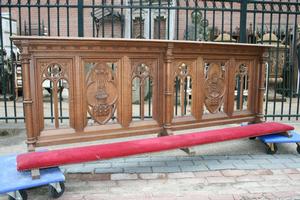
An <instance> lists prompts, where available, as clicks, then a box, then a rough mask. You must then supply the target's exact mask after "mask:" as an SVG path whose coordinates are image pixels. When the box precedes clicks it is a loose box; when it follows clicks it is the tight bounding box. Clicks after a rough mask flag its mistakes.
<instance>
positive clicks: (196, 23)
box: [193, 0, 201, 40]
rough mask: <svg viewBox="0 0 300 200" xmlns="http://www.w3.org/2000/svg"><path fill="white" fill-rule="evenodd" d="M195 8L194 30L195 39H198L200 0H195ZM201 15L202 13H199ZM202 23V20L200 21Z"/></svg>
mask: <svg viewBox="0 0 300 200" xmlns="http://www.w3.org/2000/svg"><path fill="white" fill-rule="evenodd" d="M195 8H196V9H195V10H194V11H193V12H194V16H195V17H194V20H195V22H194V23H195V30H194V38H195V40H197V25H198V12H199V10H198V1H197V0H196V1H195ZM199 15H200V13H199ZM200 23H201V22H200Z"/></svg>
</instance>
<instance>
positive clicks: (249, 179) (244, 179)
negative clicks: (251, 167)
mask: <svg viewBox="0 0 300 200" xmlns="http://www.w3.org/2000/svg"><path fill="white" fill-rule="evenodd" d="M263 180H264V179H263V178H262V177H261V176H254V175H245V176H239V177H236V181H238V182H253V181H255V182H258V181H263Z"/></svg>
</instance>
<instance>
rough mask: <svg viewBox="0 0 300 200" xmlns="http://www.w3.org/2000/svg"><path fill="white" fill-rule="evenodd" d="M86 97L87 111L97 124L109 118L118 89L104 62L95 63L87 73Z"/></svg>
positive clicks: (113, 108) (103, 122)
mask: <svg viewBox="0 0 300 200" xmlns="http://www.w3.org/2000/svg"><path fill="white" fill-rule="evenodd" d="M86 95H87V96H86V98H87V104H88V112H89V114H90V115H91V117H92V119H93V120H95V121H96V122H97V123H99V124H105V123H106V122H107V121H109V120H110V118H111V117H112V115H113V114H114V112H115V110H116V102H117V99H118V91H117V87H116V84H115V81H114V77H113V72H112V70H111V68H110V67H109V66H108V65H107V64H106V63H105V62H102V63H96V64H95V66H94V67H92V69H91V70H90V72H89V73H88V75H87V87H86Z"/></svg>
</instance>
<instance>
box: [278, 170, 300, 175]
mask: <svg viewBox="0 0 300 200" xmlns="http://www.w3.org/2000/svg"><path fill="white" fill-rule="evenodd" d="M281 171H282V172H283V173H285V174H300V171H299V170H298V169H282V170H281Z"/></svg>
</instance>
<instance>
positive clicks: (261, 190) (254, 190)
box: [248, 186, 276, 194]
mask: <svg viewBox="0 0 300 200" xmlns="http://www.w3.org/2000/svg"><path fill="white" fill-rule="evenodd" d="M248 191H249V192H250V193H260V194H261V193H267V192H273V191H276V190H275V187H272V186H260V187H252V188H249V190H248Z"/></svg>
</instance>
